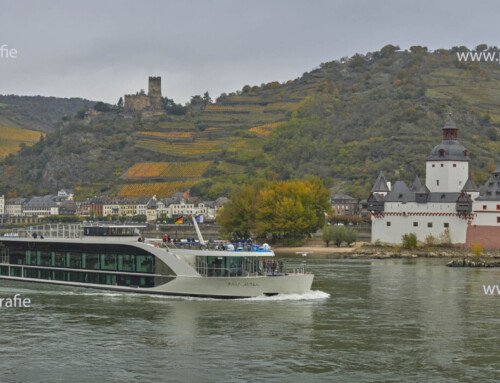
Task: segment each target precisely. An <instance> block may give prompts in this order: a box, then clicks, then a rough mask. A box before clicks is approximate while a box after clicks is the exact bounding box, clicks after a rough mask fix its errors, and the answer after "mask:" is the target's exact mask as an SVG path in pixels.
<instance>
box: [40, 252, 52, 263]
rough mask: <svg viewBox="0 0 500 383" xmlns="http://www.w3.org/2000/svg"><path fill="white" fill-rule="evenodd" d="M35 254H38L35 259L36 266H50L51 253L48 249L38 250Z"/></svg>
mask: <svg viewBox="0 0 500 383" xmlns="http://www.w3.org/2000/svg"><path fill="white" fill-rule="evenodd" d="M37 256H38V259H37V265H38V266H50V258H51V255H50V253H49V252H48V251H39V252H38V254H37Z"/></svg>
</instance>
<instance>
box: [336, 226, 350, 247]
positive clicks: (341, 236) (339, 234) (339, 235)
mask: <svg viewBox="0 0 500 383" xmlns="http://www.w3.org/2000/svg"><path fill="white" fill-rule="evenodd" d="M346 237H347V230H346V228H345V226H334V227H333V243H335V245H336V246H337V247H340V245H342V242H344V241H345V240H346Z"/></svg>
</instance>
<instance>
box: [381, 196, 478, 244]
mask: <svg viewBox="0 0 500 383" xmlns="http://www.w3.org/2000/svg"><path fill="white" fill-rule="evenodd" d="M455 208H456V205H455V204H454V203H422V204H419V203H416V202H408V203H401V202H386V203H385V210H384V212H383V213H382V214H381V215H379V216H375V215H372V242H375V241H377V240H379V241H380V242H383V243H391V244H399V243H401V237H402V236H403V235H404V234H409V233H415V234H416V235H417V240H418V241H422V242H424V241H425V239H426V237H427V236H428V235H433V236H434V237H435V238H439V236H441V235H442V234H443V233H444V232H445V230H446V229H447V228H448V229H449V231H450V238H451V242H452V243H454V244H460V243H464V242H465V238H466V233H467V222H468V221H467V220H466V219H463V218H460V217H459V216H458V214H457V213H456V210H455ZM415 223H416V224H417V226H414V224H415Z"/></svg>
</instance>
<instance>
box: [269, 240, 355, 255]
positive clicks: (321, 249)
mask: <svg viewBox="0 0 500 383" xmlns="http://www.w3.org/2000/svg"><path fill="white" fill-rule="evenodd" d="M361 246H363V242H358V243H356V244H355V245H352V246H351V247H346V246H343V247H337V246H335V245H333V246H329V247H326V246H324V245H323V246H322V245H316V244H310V245H305V246H301V247H273V250H274V252H275V253H276V254H282V253H287V254H290V253H312V254H314V253H320V254H336V253H352V252H353V251H355V250H358V249H359V248H360V247H361Z"/></svg>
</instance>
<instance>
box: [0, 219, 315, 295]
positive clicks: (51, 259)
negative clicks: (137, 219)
mask: <svg viewBox="0 0 500 383" xmlns="http://www.w3.org/2000/svg"><path fill="white" fill-rule="evenodd" d="M193 221H194V220H193ZM194 225H195V228H196V230H197V233H198V238H199V240H197V241H194V240H192V241H189V242H186V241H183V242H177V243H169V242H166V243H165V242H163V241H162V240H161V239H159V240H155V239H143V237H142V236H141V234H140V230H141V227H138V226H126V225H114V226H113V225H88V226H82V227H80V226H78V227H77V226H73V229H71V228H70V229H66V231H64V230H61V228H60V227H59V228H58V229H57V230H54V229H52V227H51V228H50V230H49V229H47V230H43V229H41V230H33V229H32V230H30V231H27V232H25V233H19V234H14V233H12V234H10V235H4V236H2V237H0V279H8V280H16V281H25V282H39V283H50V284H56V285H66V286H74V287H90V288H98V289H107V290H114V291H125V292H134V293H147V294H165V295H176V296H196V297H215V298H247V297H255V296H261V295H268V296H270V295H277V294H301V293H305V292H308V291H310V289H311V285H312V282H313V278H314V276H313V275H312V274H309V273H307V272H306V271H305V268H299V269H295V270H290V272H286V271H285V270H284V267H283V263H282V262H280V261H273V260H274V259H275V258H274V252H273V251H272V250H271V249H270V248H269V246H267V245H265V246H258V245H253V244H252V245H250V244H244V245H243V244H236V245H235V246H234V245H232V244H226V243H223V242H214V243H205V241H204V240H203V237H202V236H201V233H200V231H199V228H198V226H197V225H196V222H195V221H194Z"/></svg>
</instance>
